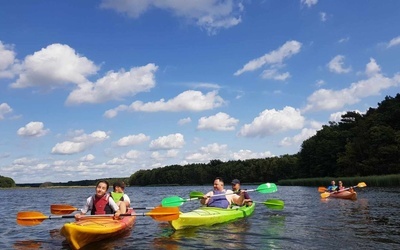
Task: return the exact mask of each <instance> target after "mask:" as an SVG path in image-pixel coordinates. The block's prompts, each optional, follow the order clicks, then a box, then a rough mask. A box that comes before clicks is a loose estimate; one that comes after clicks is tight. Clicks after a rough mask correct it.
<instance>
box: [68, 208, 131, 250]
mask: <svg viewBox="0 0 400 250" xmlns="http://www.w3.org/2000/svg"><path fill="white" fill-rule="evenodd" d="M129 212H130V213H131V212H132V211H129ZM135 220H136V216H123V217H121V219H119V220H114V219H113V217H111V216H108V215H105V216H96V217H86V218H85V217H83V218H82V219H80V220H79V221H75V222H70V223H65V224H64V226H63V227H62V228H61V234H62V235H63V236H64V237H65V238H66V239H67V241H68V243H69V244H70V245H71V247H73V248H75V249H80V248H82V247H84V246H86V245H87V244H89V243H92V242H96V241H100V240H104V239H108V238H112V237H115V236H117V235H119V234H122V233H123V232H125V231H127V230H130V229H131V228H132V226H133V224H134V223H135Z"/></svg>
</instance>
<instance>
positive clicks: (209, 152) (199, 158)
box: [185, 143, 229, 163]
mask: <svg viewBox="0 0 400 250" xmlns="http://www.w3.org/2000/svg"><path fill="white" fill-rule="evenodd" d="M228 153H229V152H228V145H226V144H218V143H212V144H209V145H207V146H205V147H201V148H200V149H199V150H198V152H196V153H192V154H189V155H187V156H186V157H185V160H186V161H187V162H192V163H193V162H199V163H205V162H209V161H210V160H213V159H219V160H221V161H225V160H227V159H228V157H227V156H228Z"/></svg>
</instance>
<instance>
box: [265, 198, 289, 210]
mask: <svg viewBox="0 0 400 250" xmlns="http://www.w3.org/2000/svg"><path fill="white" fill-rule="evenodd" d="M263 204H264V205H265V206H267V207H268V208H269V209H272V210H282V209H283V208H284V207H285V203H284V202H283V200H277V199H269V200H266V201H265V202H263Z"/></svg>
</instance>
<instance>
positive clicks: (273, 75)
mask: <svg viewBox="0 0 400 250" xmlns="http://www.w3.org/2000/svg"><path fill="white" fill-rule="evenodd" d="M289 77H290V73H289V72H285V73H279V72H278V70H277V69H266V70H264V71H263V72H262V73H261V78H263V79H273V80H277V81H284V80H286V79H288V78H289Z"/></svg>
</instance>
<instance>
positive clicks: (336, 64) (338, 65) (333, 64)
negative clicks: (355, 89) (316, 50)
mask: <svg viewBox="0 0 400 250" xmlns="http://www.w3.org/2000/svg"><path fill="white" fill-rule="evenodd" d="M344 59H345V57H344V56H342V55H337V56H335V57H334V58H333V59H332V60H331V61H330V62H329V63H328V68H329V71H331V72H334V73H337V74H343V73H348V72H350V71H351V67H348V68H344V67H343V64H344V62H343V61H344Z"/></svg>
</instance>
